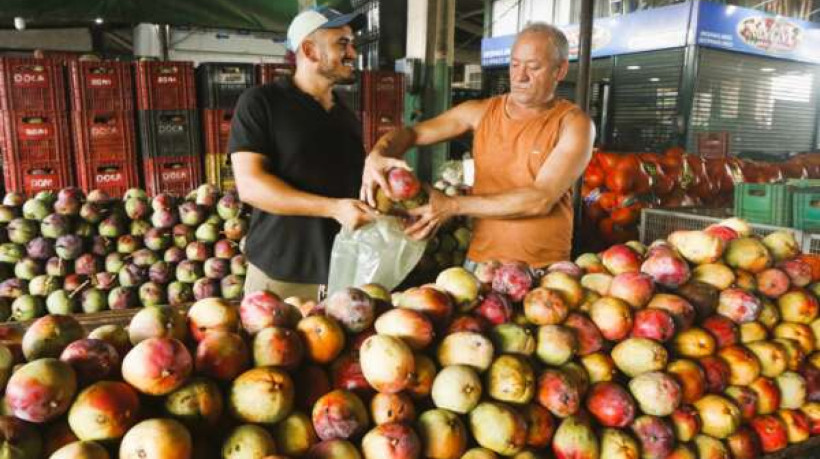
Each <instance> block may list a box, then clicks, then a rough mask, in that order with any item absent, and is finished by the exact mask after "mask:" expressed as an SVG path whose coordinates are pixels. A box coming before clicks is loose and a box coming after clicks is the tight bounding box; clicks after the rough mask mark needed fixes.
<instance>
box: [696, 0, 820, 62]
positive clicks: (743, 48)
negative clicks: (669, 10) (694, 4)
mask: <svg viewBox="0 0 820 459" xmlns="http://www.w3.org/2000/svg"><path fill="white" fill-rule="evenodd" d="M696 37H697V38H696V39H697V44H699V45H701V46H708V47H712V48H721V49H728V50H731V51H738V52H741V53H748V54H757V55H760V56H768V57H779V58H782V59H790V60H795V61H802V62H813V63H820V24H817V23H813V22H807V21H801V20H799V19H792V18H788V17H784V16H775V15H773V14H768V13H766V12H763V11H759V10H753V9H749V8H741V7H738V6H734V5H724V4H722V3H714V2H706V1H702V2H699V7H698V21H697V35H696Z"/></svg>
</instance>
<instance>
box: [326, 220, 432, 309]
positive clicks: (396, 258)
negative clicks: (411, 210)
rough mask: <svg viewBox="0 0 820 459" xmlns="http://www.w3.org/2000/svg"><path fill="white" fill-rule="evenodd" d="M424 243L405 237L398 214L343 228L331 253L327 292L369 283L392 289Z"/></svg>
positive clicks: (398, 282)
mask: <svg viewBox="0 0 820 459" xmlns="http://www.w3.org/2000/svg"><path fill="white" fill-rule="evenodd" d="M426 246H427V241H415V240H413V239H410V238H409V237H407V236H406V235H405V234H404V227H403V226H402V224H401V221H400V220H399V219H398V218H397V217H388V216H381V217H378V218H376V220H375V221H373V222H372V223H369V224H367V225H365V226H363V227H361V228H359V229H356V230H354V231H350V230H347V229H344V228H342V230H341V231H339V234H337V235H336V239H335V240H334V241H333V251H332V252H331V253H330V276H329V278H328V282H327V284H328V285H327V287H328V289H327V291H328V294H332V293H333V292H336V291H339V290H341V289H344V288H347V287H358V286H361V285H364V284H369V283H376V284H379V285H381V286H383V287H385V288H387V289H388V290H393V289H394V288H396V287H397V286H398V285H399V284H400V283H401V282H402V281H403V280H404V278H405V277H407V275H408V274H410V271H412V270H413V268H415V266H416V264H418V262H419V260H421V256H422V255H424V249H425V247H426Z"/></svg>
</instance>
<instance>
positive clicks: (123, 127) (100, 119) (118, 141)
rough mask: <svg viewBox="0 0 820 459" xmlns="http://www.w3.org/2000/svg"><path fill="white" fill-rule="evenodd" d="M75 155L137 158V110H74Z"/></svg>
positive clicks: (99, 157) (91, 157)
mask: <svg viewBox="0 0 820 459" xmlns="http://www.w3.org/2000/svg"><path fill="white" fill-rule="evenodd" d="M71 126H72V130H73V132H74V156H75V157H76V158H78V160H79V159H81V158H87V159H89V160H95V161H114V160H121V159H128V160H131V161H136V157H137V156H136V154H137V153H136V151H137V145H136V136H135V134H134V112H131V111H109V110H93V111H85V112H72V113H71Z"/></svg>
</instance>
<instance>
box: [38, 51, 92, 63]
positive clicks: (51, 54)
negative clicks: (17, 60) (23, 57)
mask: <svg viewBox="0 0 820 459" xmlns="http://www.w3.org/2000/svg"><path fill="white" fill-rule="evenodd" d="M37 54H38V52H34V53H33V57H34V58H35V59H51V60H52V61H55V62H59V63H61V64H63V65H68V64H69V63H70V62H74V61H76V60H78V59H80V57H82V55H83V54H84V53H78V52H72V51H50V50H41V51H39V54H40V55H39V56H37Z"/></svg>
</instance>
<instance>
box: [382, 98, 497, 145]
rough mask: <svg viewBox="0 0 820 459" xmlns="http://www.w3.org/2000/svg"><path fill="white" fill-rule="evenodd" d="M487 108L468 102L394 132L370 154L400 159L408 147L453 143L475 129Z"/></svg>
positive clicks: (384, 137)
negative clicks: (447, 141)
mask: <svg viewBox="0 0 820 459" xmlns="http://www.w3.org/2000/svg"><path fill="white" fill-rule="evenodd" d="M486 104H487V101H486V100H468V101H466V102H464V103H461V104H459V105H456V106H455V107H453V108H451V109H449V110H447V111H446V112H444V113H442V114H440V115H438V116H436V117H435V118H431V119H429V120H426V121H422V122H421V123H418V124H415V125H413V126H407V127H403V128H399V129H394V130H392V131H390V132H388V133H387V134H385V135H383V136H382V137H381V138H380V139H379V141H378V142H376V145H374V146H373V151H372V152H371V154H373V153H375V154H381V155H383V156H387V157H390V158H401V157H402V156H404V153H405V152H406V151H407V150H408V149H410V148H411V147H414V146H423V145H432V144H434V143H438V142H443V141H445V140H450V139H455V138H457V137H459V136H461V135H463V134H464V133H466V132H467V131H469V130H472V129H475V128H476V127H477V126H478V122H479V121H481V116H482V115H483V114H484V110H485V108H486Z"/></svg>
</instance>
